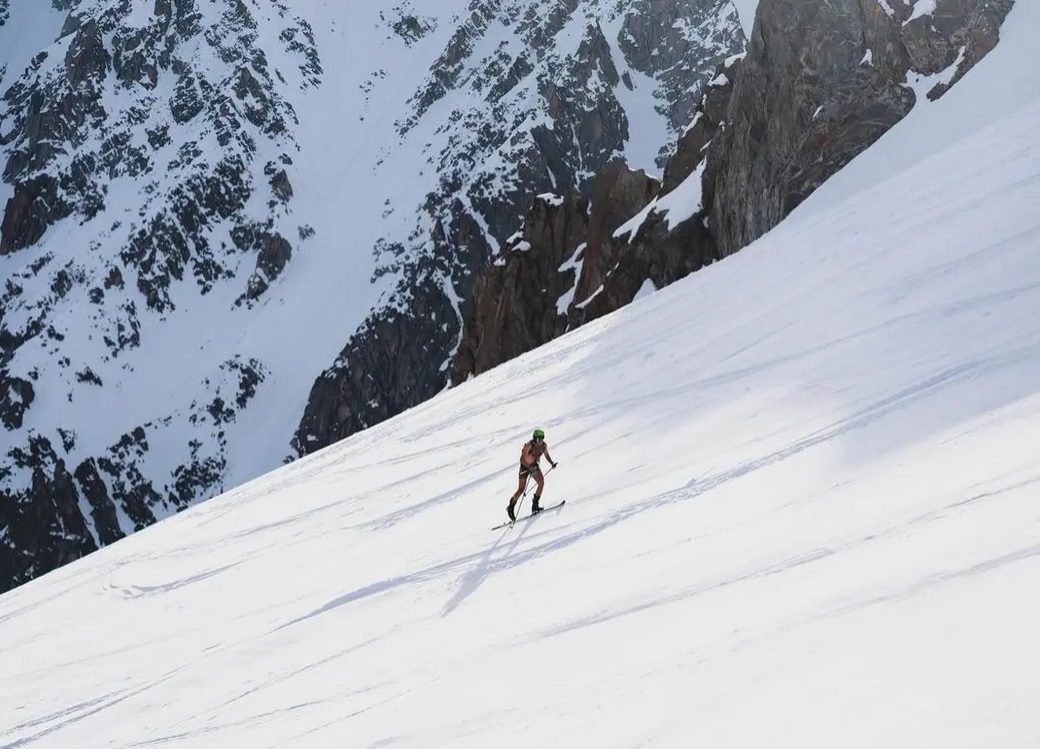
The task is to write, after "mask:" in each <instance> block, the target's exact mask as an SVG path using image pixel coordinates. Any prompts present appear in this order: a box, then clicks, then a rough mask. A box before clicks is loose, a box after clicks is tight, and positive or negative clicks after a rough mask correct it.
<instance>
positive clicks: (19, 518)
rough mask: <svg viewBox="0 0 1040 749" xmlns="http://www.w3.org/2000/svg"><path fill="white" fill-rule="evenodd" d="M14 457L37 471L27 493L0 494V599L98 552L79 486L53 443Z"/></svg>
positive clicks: (33, 443)
mask: <svg viewBox="0 0 1040 749" xmlns="http://www.w3.org/2000/svg"><path fill="white" fill-rule="evenodd" d="M12 457H13V458H14V461H15V466H16V467H18V468H26V469H29V470H30V471H31V483H30V487H29V489H28V491H26V492H25V493H18V494H12V493H10V492H7V491H4V490H0V528H3V529H4V534H3V537H2V538H0V593H3V592H5V591H7V590H10V589H11V588H13V587H15V586H16V585H20V584H22V583H24V582H27V581H28V580H31V579H32V578H33V577H36V576H37V575H40V574H43V573H44V572H47V571H49V570H51V569H53V568H55V567H58V566H60V565H63V564H67V563H68V562H71V561H74V560H76V559H79V558H80V557H82V556H84V555H86V554H89V553H90V552H92V551H96V550H97V548H98V546H97V542H96V541H95V540H94V537H93V536H92V535H91V532H90V530H89V528H88V527H87V524H86V522H85V520H84V517H83V514H82V512H81V511H80V507H79V502H80V496H79V492H78V490H77V488H76V483H75V481H74V480H73V477H72V476H71V475H70V474H69V472H68V470H67V469H66V467H65V461H64V460H62V459H61V458H60V457H58V455H57V454H56V452H55V451H54V449H53V447H52V446H51V444H50V442H49V441H48V440H47V439H45V438H42V437H35V438H33V439H31V440H30V441H29V444H28V446H27V448H25V449H16V450H14V451H13V456H12ZM6 470H8V471H9V470H12V469H11V468H7V469H6Z"/></svg>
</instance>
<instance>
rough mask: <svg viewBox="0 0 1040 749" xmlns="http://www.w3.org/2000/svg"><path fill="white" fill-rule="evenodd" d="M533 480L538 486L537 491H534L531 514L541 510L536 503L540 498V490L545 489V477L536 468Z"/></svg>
mask: <svg viewBox="0 0 1040 749" xmlns="http://www.w3.org/2000/svg"><path fill="white" fill-rule="evenodd" d="M534 480H535V482H537V484H538V489H536V490H535V493H534V501H532V502H531V512H538V511H539V510H541V509H542V508H541V507H539V506H538V501H539V500H540V499H541V498H542V489H544V488H545V477H544V476H543V475H542V472H541V470H539V469H537V468H536V469H535V470H534Z"/></svg>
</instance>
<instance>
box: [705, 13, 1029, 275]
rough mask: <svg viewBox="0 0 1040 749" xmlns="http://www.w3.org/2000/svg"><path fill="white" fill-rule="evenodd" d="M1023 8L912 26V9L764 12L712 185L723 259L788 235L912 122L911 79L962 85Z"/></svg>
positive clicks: (714, 161) (709, 197)
mask: <svg viewBox="0 0 1040 749" xmlns="http://www.w3.org/2000/svg"><path fill="white" fill-rule="evenodd" d="M1011 5H1012V0H938V3H937V7H936V10H935V11H934V13H932V14H931V15H929V16H922V17H920V18H917V19H915V20H913V21H910V22H909V23H906V21H908V20H909V18H910V16H911V12H912V7H911V5H910V4H908V3H906V2H901V1H900V0H891V2H890V3H889V7H890V8H892V10H893V12H892V14H891V15H889V13H888V11H886V9H885V7H883V4H881V3H878V2H877V0H835V1H834V2H829V3H819V2H815V1H814V0H762V2H761V4H760V5H759V8H758V17H757V19H756V22H755V27H754V32H753V34H752V37H751V40H750V42H749V45H748V52H747V57H746V59H745V60H744V62H743V64H742V65H741V68H740V73H739V74H738V76H737V80H736V83H735V88H734V92H733V97H732V100H731V101H730V104H729V108H728V110H727V113H726V127H725V128H724V129H723V130H722V133H721V135H720V137H718V138H716V139H715V141H714V142H713V143H712V146H711V149H710V153H709V158H708V168H707V173H706V175H705V183H704V194H705V205H706V206H708V208H709V210H710V212H711V225H712V231H713V233H714V234H715V237H716V240H717V241H718V244H719V249H720V251H721V253H722V254H723V255H728V254H731V253H733V252H736V251H737V250H739V249H740V248H741V247H744V246H745V245H747V244H749V243H750V242H752V241H754V240H755V239H757V238H758V237H760V236H762V234H764V233H765V232H767V231H769V230H770V229H771V228H773V227H774V226H776V224H778V223H779V222H780V221H781V220H782V219H783V218H784V217H786V216H787V215H788V214H789V213H790V212H791V211H793V210H794V209H795V208H796V207H797V206H798V205H799V204H801V202H802V201H804V200H805V198H807V197H808V196H809V195H810V194H811V193H812V192H813V191H814V190H816V188H817V187H819V186H820V185H821V184H822V183H823V182H824V181H825V180H826V179H828V178H829V177H830V176H832V175H833V174H835V173H836V172H837V171H838V170H840V169H841V168H842V167H843V166H845V165H846V164H847V163H848V162H849V161H851V160H852V159H853V158H855V157H856V156H857V155H859V154H860V153H862V152H863V151H864V150H865V149H867V148H868V147H869V146H870V145H871V144H873V143H874V142H875V141H876V140H877V139H878V138H880V137H881V136H882V135H883V134H884V133H885V132H887V131H888V130H889V129H890V128H891V127H892V126H893V125H895V124H896V123H897V122H899V121H900V120H901V119H902V118H903V117H904V116H906V114H907V113H908V112H909V111H910V109H911V108H912V107H913V106H914V104H915V101H916V96H915V94H914V91H913V90H912V89H911V88H910V87H909V86H908V85H907V80H908V76H910V75H912V74H914V73H916V74H921V75H931V74H935V73H939V72H941V71H944V70H947V69H950V68H951V67H952V66H954V65H956V66H957V67H956V69H955V70H954V71H952V75H951V80H956V79H957V78H958V77H959V76H962V75H963V74H964V73H965V72H966V71H967V70H968V68H970V66H971V65H972V64H974V63H975V62H976V61H978V60H979V59H981V58H982V57H983V56H984V55H985V54H986V52H988V51H989V50H990V49H992V48H993V46H995V44H996V42H997V34H998V31H999V27H1000V24H1001V23H1002V22H1003V20H1004V18H1005V17H1006V16H1007V13H1008V11H1009V10H1010V9H1011ZM962 49H963V53H961V52H960V50H962ZM945 90H946V87H945V85H942V86H937V87H934V88H933V89H932V90H931V91H930V92H929V95H930V96H932V97H933V98H934V97H935V96H938V95H940V94H941V93H942V92H943V91H945Z"/></svg>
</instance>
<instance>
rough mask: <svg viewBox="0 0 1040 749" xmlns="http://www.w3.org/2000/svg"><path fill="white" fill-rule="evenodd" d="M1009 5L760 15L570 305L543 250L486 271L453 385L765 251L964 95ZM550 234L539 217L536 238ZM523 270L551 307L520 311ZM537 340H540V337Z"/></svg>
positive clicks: (989, 1) (763, 10)
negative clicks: (926, 106) (774, 231)
mask: <svg viewBox="0 0 1040 749" xmlns="http://www.w3.org/2000/svg"><path fill="white" fill-rule="evenodd" d="M1011 5H1012V3H1011V2H1010V0H974V1H973V0H939V2H938V3H937V5H936V8H935V9H934V12H932V13H931V14H927V13H921V12H916V11H915V6H913V5H912V4H910V3H908V2H904V1H903V0H888V1H887V2H879V0H837V1H836V2H829V3H820V2H817V0H761V3H760V5H759V11H758V17H757V19H756V23H755V27H754V32H753V35H752V39H751V40H750V43H749V45H748V50H747V53H746V55H745V54H742V55H735V56H733V57H731V58H730V59H728V60H726V61H725V62H724V64H723V65H721V66H720V67H719V69H718V70H717V71H716V73H715V75H714V76H713V77H712V78H711V80H710V83H709V84H708V85H707V86H706V87H705V89H704V95H703V96H702V98H701V100H700V103H699V105H698V106H697V107H696V109H695V110H694V111H693V112H692V113H691V116H690V124H689V126H688V128H687V129H686V130H685V132H684V133H683V135H682V137H681V138H680V140H679V144H678V148H677V149H676V151H675V154H674V155H673V156H672V157H671V158H670V159H669V160H668V162H667V164H666V166H665V173H664V180H663V184H662V185H661V187H660V194H659V195H654V194H652V192H651V191H645V192H643V193H642V196H641V197H639V198H637V197H635V196H633V199H631V200H629V201H627V204H626V206H625V207H624V208H617V207H615V206H612V205H611V203H612V201H611V199H610V196H609V194H608V195H599V196H596V195H594V196H593V198H592V206H591V214H592V216H593V217H594V218H593V220H591V221H590V222H589V228H588V233H587V234H586V236H585V243H583V244H580V246H579V250H578V252H577V253H576V256H577V258H578V260H577V261H576V262H574V263H572V265H578V266H579V267H581V274H580V278H579V279H578V280H577V287H576V290H575V291H574V292H573V293H572V292H569V291H568V292H565V293H563V294H557V291H556V290H557V288H558V283H557V278H558V277H559V273H558V272H557V271H555V270H549V271H543V273H542V274H541V275H537V274H534V273H533V272H532V271H534V270H536V269H540V268H549V267H553V266H552V263H553V262H554V261H555V260H556V259H557V256H558V252H556V251H554V250H553V248H551V247H550V246H548V245H545V244H536V243H535V244H532V249H531V250H530V251H529V253H525V254H523V255H522V254H521V253H520V252H518V249H517V248H516V247H511V246H506V247H505V248H504V256H503V258H500V259H499V260H498V261H496V263H495V264H494V265H492V266H491V267H487V268H486V269H485V270H484V272H483V274H482V276H481V278H480V280H479V281H478V282H477V284H476V287H475V288H476V290H477V293H475V295H474V307H473V308H472V309H471V311H470V314H469V315H468V316H467V318H466V330H465V333H464V341H465V343H464V345H463V346H462V347H461V348H460V352H459V358H458V361H457V363H456V367H455V372H456V377H455V379H456V381H461V380H463V379H465V378H467V377H468V376H470V375H472V374H479V373H480V372H482V371H485V370H487V369H489V368H491V367H493V366H496V365H497V364H500V363H501V362H503V361H506V360H507V359H508V358H510V357H511V356H514V355H516V353H519V352H520V351H525V350H527V349H528V348H530V347H532V345H537V344H539V343H544V342H545V341H547V340H549V339H550V338H552V337H553V336H555V335H558V334H559V333H561V332H563V331H566V330H569V329H572V328H574V327H576V326H578V325H581V324H583V323H584V322H587V321H588V320H591V319H593V318H595V317H598V316H600V315H604V314H607V313H609V312H612V311H614V310H616V309H618V308H619V307H621V306H624V305H626V304H628V303H630V302H631V301H632V300H633V299H634V298H635V297H636V296H637V294H638V293H639V292H640V291H641V290H643V289H646V288H648V286H649V288H652V289H658V288H661V287H662V286H665V285H667V284H669V283H672V282H674V281H676V280H678V279H679V278H682V277H683V276H685V275H687V274H689V273H691V272H693V271H696V270H698V269H699V268H701V267H703V266H704V265H707V264H709V263H711V262H714V261H715V260H718V259H720V258H722V257H724V256H726V255H728V254H731V253H733V252H736V251H737V250H739V249H741V248H742V247H744V246H745V245H746V244H748V243H750V242H752V241H754V240H755V239H757V238H758V237H759V236H761V235H762V234H764V233H765V232H766V231H768V230H769V229H771V228H772V227H773V226H775V225H776V224H777V223H779V222H780V221H781V220H782V219H783V218H784V217H786V216H787V215H788V214H789V213H790V212H791V211H792V210H794V208H796V207H797V206H798V205H799V204H800V203H801V202H802V201H803V200H804V199H805V198H806V197H807V196H808V195H809V194H811V193H812V192H813V191H814V190H815V189H816V188H817V187H819V186H820V185H821V184H822V183H823V182H824V181H825V180H826V179H828V178H829V177H831V176H832V175H833V174H835V173H836V172H837V171H839V170H840V169H841V168H842V167H843V166H845V165H846V164H847V163H848V162H849V161H851V160H852V159H853V158H855V157H856V156H857V155H858V154H860V153H862V152H863V151H864V150H865V149H866V148H868V147H869V146H870V145H871V144H872V143H874V142H875V141H876V140H877V139H878V138H879V137H880V136H881V135H883V134H884V133H885V132H886V131H887V130H888V129H890V128H891V127H892V126H893V125H895V124H896V123H897V122H898V121H899V120H901V119H902V118H903V117H904V116H906V114H907V113H908V112H909V111H910V109H911V108H912V107H913V106H914V104H915V102H916V101H917V96H918V93H920V94H921V95H927V96H928V97H929V98H932V99H934V98H937V97H939V96H941V95H942V94H943V93H944V92H945V91H946V90H948V88H949V86H950V85H952V84H954V83H956V81H957V80H959V79H960V77H961V76H963V75H964V73H965V72H967V70H968V69H969V68H970V67H971V66H972V65H974V64H975V62H977V61H978V60H980V59H981V58H982V57H983V56H984V55H985V54H986V53H987V52H988V51H990V50H991V49H992V48H993V47H994V46H995V45H996V43H997V41H998V33H999V28H1000V25H1001V23H1002V22H1003V20H1004V18H1005V17H1006V16H1007V13H1008V12H1009V10H1010V8H1011ZM922 8H923V6H922ZM915 89H916V90H915ZM616 173H617V172H615V174H616ZM621 173H622V174H626V175H627V176H626V180H631V179H634V178H635V177H636V175H635V174H634V173H630V172H628V173H626V172H625V171H624V170H622V172H621ZM610 183H611V178H607V179H606V181H604V182H602V183H601V184H602V185H603V186H604V189H607V187H606V186H607V185H608V184H610ZM636 192H637V193H638V192H639V191H636ZM597 214H599V215H603V216H609V217H610V218H609V220H607V221H597V220H595V217H596V216H597ZM637 214H638V215H637ZM629 219H631V220H629ZM542 220H543V219H542V218H541V213H540V212H539V210H537V202H536V210H535V211H533V212H532V213H531V215H529V217H528V222H532V221H533V222H539V221H542ZM619 226H620V228H618V227H619ZM604 228H606V229H609V231H605V230H604ZM574 241H576V242H580V241H581V240H580V239H575V240H574ZM511 268H518V269H519V268H526V269H529V272H528V277H527V278H526V279H525V283H524V285H523V288H536V287H539V286H540V287H541V288H543V289H547V290H550V296H551V298H550V299H549V300H541V301H540V304H539V305H531V304H530V302H525V301H524V300H518V299H514V298H511V297H512V296H513V295H516V294H517V293H518V291H517V288H518V286H517V285H516V284H512V285H510V284H507V283H504V282H503V278H504V277H505V275H506V271H507V270H508V269H511ZM554 294H555V296H553V295H554ZM571 297H573V298H571ZM554 301H555V302H556V308H557V309H558V313H559V314H558V316H557V317H555V318H554V319H553V323H552V325H545V324H543V323H542V322H541V321H542V317H543V315H544V313H543V312H542V309H541V307H544V306H545V305H546V304H549V306H552V303H553V302H554ZM499 310H509V311H510V312H511V314H510V315H503V314H500V313H499ZM518 316H519V317H520V318H521V319H519V320H518V319H516V318H517V317H518ZM532 327H534V328H536V329H538V330H539V331H542V333H543V334H542V335H541V336H539V337H537V338H536V337H532V336H531V335H529V334H527V333H526V331H528V330H530V329H531V328H532ZM514 338H516V339H517V340H516V341H514V340H513V339H514Z"/></svg>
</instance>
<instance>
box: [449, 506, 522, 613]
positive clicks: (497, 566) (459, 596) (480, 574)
mask: <svg viewBox="0 0 1040 749" xmlns="http://www.w3.org/2000/svg"><path fill="white" fill-rule="evenodd" d="M538 520H539V518H537V517H534V518H530V519H528V520H526V521H525V522H524V524H523V525H522V526H521V527H520V531H519V533H517V534H516V537H515V538H514V539H513V541H512V543H510V544H509V547H508V548H507V549H506V550H505V552H504V553H503V554H502V555H501V556H499V557H498V558H497V559H492V556H493V555H494V553H495V550H496V549H498V548H499V547H500V546H501V545H502V542H503V541H504V540H505V538H506V536H507V534H508V533H509V532H510V530H512V529H509V528H507V529H505V530H503V531H502V535H500V536H499V537H498V539H497V540H496V541H495V543H493V544H491V546H489V547H488V549H487V551H485V552H484V553H483V554H481V555H480V558H479V559H478V560H477V561H476V563H475V564H474V565H473V567H472V568H471V569H470V571H469V572H466V573H465V574H463V575H462V577H461V578H460V582H459V587H458V589H457V590H456V591H455V593H454V594H453V595H452V597H451V600H449V601H448V602H447V603H446V604H444V609H443V610H442V611H441V616H447V615H448V614H450V613H451V612H453V611H454V610H455V609H457V608H458V607H459V606H460V605H461V604H462V602H463V601H465V600H466V599H467V598H469V597H470V596H471V595H473V594H474V593H476V591H477V588H479V587H480V586H481V585H483V584H484V581H485V580H487V579H488V577H489V576H490V575H491V573H492V572H497V571H499V570H505V569H508V568H510V567H512V566H513V565H514V564H516V562H514V561H511V560H510V556H511V555H512V553H513V550H514V549H515V548H516V547H517V545H518V544H519V543H520V542H521V541H522V540H523V539H524V536H526V535H527V531H528V530H529V529H530V528H531V526H532V525H534V524H535V523H536V522H537V521H538ZM514 527H515V526H514Z"/></svg>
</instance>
